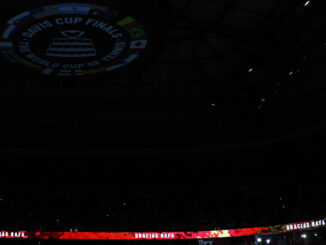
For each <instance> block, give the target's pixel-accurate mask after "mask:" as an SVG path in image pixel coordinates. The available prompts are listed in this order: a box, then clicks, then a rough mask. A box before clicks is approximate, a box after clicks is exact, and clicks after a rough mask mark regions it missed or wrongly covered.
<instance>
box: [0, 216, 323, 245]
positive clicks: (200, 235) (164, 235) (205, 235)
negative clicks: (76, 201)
mask: <svg viewBox="0 0 326 245" xmlns="http://www.w3.org/2000/svg"><path fill="white" fill-rule="evenodd" d="M322 227H326V219H321V220H313V221H307V222H299V223H291V224H286V225H277V226H268V227H256V228H244V229H231V230H215V231H189V232H40V231H39V232H29V231H0V238H7V239H10V238H11V239H48V240H179V239H217V238H228V237H244V236H254V235H259V234H277V233H284V232H292V231H297V230H308V229H318V228H322Z"/></svg>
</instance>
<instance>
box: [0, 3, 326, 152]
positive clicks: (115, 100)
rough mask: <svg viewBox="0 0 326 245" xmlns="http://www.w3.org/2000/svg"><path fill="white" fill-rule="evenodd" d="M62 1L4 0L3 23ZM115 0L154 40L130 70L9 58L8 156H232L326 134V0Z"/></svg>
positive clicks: (5, 101) (4, 125)
mask: <svg viewBox="0 0 326 245" xmlns="http://www.w3.org/2000/svg"><path fill="white" fill-rule="evenodd" d="M62 2H64V1H62ZM80 2H83V1H80ZM57 3H59V2H58V1H46V2H45V1H28V2H25V3H19V4H18V3H16V0H12V1H10V2H7V3H3V6H2V8H1V17H0V18H1V22H2V23H5V22H6V21H7V20H9V19H10V18H12V17H13V16H15V15H17V14H19V13H22V12H23V11H26V10H31V9H35V8H40V7H43V6H45V5H51V4H57ZM96 3H97V4H99V5H102V6H105V5H106V4H107V3H106V1H102V2H101V1H97V2H96ZM110 4H111V5H114V6H115V7H116V8H117V9H119V10H120V11H122V12H124V13H127V14H128V15H130V16H133V17H134V18H135V19H136V20H137V21H138V22H139V23H141V25H142V26H143V27H144V29H145V30H146V32H147V35H148V45H147V47H146V48H145V49H144V51H143V53H142V54H141V55H140V57H139V58H138V59H137V60H135V61H134V62H132V63H130V64H129V65H127V66H125V67H123V68H121V69H118V70H116V71H113V72H105V73H101V74H96V75H89V76H85V77H82V78H79V77H69V78H62V77H53V76H44V75H40V74H39V73H37V72H35V71H32V70H30V69H29V68H27V67H24V66H21V65H17V64H10V63H8V62H7V61H6V60H5V59H2V60H1V66H2V68H3V69H2V73H1V84H0V99H1V100H0V101H1V102H0V106H1V114H0V115H1V117H0V123H1V127H0V134H1V138H0V146H1V152H2V153H3V154H38V155H43V154H49V155H51V154H52V155H56V156H58V155H65V156H66V155H98V156H102V155H111V154H122V155H124V154H127V153H128V154H137V153H140V154H145V153H146V154H150V153H154V154H155V153H162V152H163V153H164V152H188V153H189V152H201V151H210V152H225V151H231V152H232V150H235V149H244V148H245V149H249V148H253V149H258V148H261V147H268V146H270V145H271V144H272V143H273V142H274V143H275V142H283V144H285V145H287V143H284V142H293V141H298V140H303V139H306V138H313V137H315V136H316V135H320V132H323V129H324V119H325V116H324V113H325V93H326V87H325V82H324V81H325V69H323V68H324V64H325V55H326V47H325V42H326V26H325V24H326V18H325V16H324V12H325V7H326V6H325V3H324V2H323V1H317V0H315V1H311V2H307V1H302V0H291V1H282V0H266V1H260V0H214V1H213V0H171V1H159V0H152V1H145V0H143V1H132V2H130V1H128V2H122V1H111V2H110ZM303 142H304V140H303ZM231 154H232V153H231Z"/></svg>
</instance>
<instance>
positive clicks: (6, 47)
mask: <svg viewBox="0 0 326 245" xmlns="http://www.w3.org/2000/svg"><path fill="white" fill-rule="evenodd" d="M146 44H147V36H146V33H145V30H144V28H143V27H142V26H141V25H140V24H139V23H138V22H137V21H136V20H135V19H134V18H132V17H130V16H124V17H121V16H120V14H119V12H118V11H117V10H115V9H113V8H110V7H103V6H98V5H94V4H85V3H64V4H57V5H51V6H45V7H42V8H38V9H34V10H31V11H26V12H23V13H21V14H19V15H17V16H15V17H13V18H12V19H10V20H9V21H7V23H6V26H5V28H4V30H3V31H2V33H1V39H0V52H1V54H2V56H3V57H5V58H7V59H9V60H10V61H12V62H15V63H22V64H24V65H27V66H29V67H31V68H33V69H34V70H37V71H39V72H41V73H42V74H45V75H57V76H68V77H69V76H83V75H87V74H94V73H98V72H104V71H113V70H116V69H118V68H121V67H123V66H126V65H127V64H129V63H130V62H132V61H134V60H135V59H137V58H138V57H139V56H140V54H141V53H142V51H143V50H144V48H145V47H146Z"/></svg>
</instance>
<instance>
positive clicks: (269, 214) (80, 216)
mask: <svg viewBox="0 0 326 245" xmlns="http://www.w3.org/2000/svg"><path fill="white" fill-rule="evenodd" d="M318 195H320V193H319V192H318V190H316V191H315V193H309V194H308V195H307V194H305V193H301V192H300V191H298V190H296V191H294V192H293V193H292V194H288V195H282V193H279V192H274V193H271V192H262V193H241V192H239V193H232V194H231V193H230V194H226V193H222V192H221V193H219V192H213V191H207V192H206V193H205V192H202V193H197V195H194V194H193V193H192V192H186V191H184V192H177V191H175V192H174V191H162V192H123V193H122V192H110V191H98V192H88V191H78V192H71V191H53V192H48V191H47V192H45V191H30V192H26V191H25V192H18V191H16V192H2V193H1V194H0V226H1V228H2V229H17V230H21V229H23V230H44V231H45V230H51V231H183V230H190V231H191V230H213V229H229V228H245V227H255V226H267V225H277V224H284V223H290V222H298V221H306V220H311V219H319V218H324V217H326V216H325V210H323V209H322V205H321V204H320V203H319V202H317V201H316V200H318V197H317V196H318Z"/></svg>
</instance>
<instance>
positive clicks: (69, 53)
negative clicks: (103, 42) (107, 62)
mask: <svg viewBox="0 0 326 245" xmlns="http://www.w3.org/2000/svg"><path fill="white" fill-rule="evenodd" d="M61 34H62V35H63V36H64V37H63V38H54V39H52V42H51V44H50V47H49V48H48V49H47V51H46V55H47V56H50V57H59V58H78V57H94V56H96V49H95V47H94V44H93V42H92V40H91V39H86V38H80V37H82V36H83V35H84V34H85V32H83V31H77V30H69V31H62V32H61Z"/></svg>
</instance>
